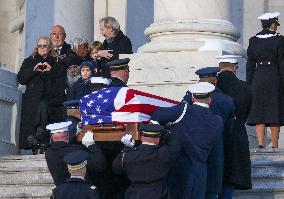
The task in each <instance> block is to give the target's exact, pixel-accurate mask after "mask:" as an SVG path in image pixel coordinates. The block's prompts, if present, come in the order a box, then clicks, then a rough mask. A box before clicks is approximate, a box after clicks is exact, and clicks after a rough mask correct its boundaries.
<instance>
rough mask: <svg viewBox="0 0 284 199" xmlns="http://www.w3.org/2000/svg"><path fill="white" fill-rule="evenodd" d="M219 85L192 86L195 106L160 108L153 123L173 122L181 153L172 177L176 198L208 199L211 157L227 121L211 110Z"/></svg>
mask: <svg viewBox="0 0 284 199" xmlns="http://www.w3.org/2000/svg"><path fill="white" fill-rule="evenodd" d="M214 90H215V86H214V85H212V84H210V83H207V82H200V83H196V84H194V85H192V86H191V87H190V88H189V91H190V92H191V93H193V97H192V100H193V105H187V104H186V103H180V104H178V105H176V106H173V107H169V108H158V109H157V110H156V111H155V112H154V113H153V115H152V118H151V119H152V120H155V121H158V122H159V123H162V124H166V123H168V122H172V123H173V124H172V129H171V130H172V133H173V136H175V137H176V139H177V140H178V142H179V144H180V146H181V151H180V154H179V155H178V157H177V161H176V162H175V164H174V167H173V168H172V169H171V171H170V174H169V192H170V197H171V198H173V199H181V198H194V199H204V198H205V192H206V178H207V163H206V161H207V159H208V155H209V153H210V151H211V149H212V147H213V145H214V143H215V142H216V140H217V139H218V138H219V137H220V136H221V134H222V132H223V121H222V118H221V117H220V116H218V115H215V114H214V113H212V112H211V111H210V109H209V104H210V100H211V99H210V93H211V92H213V91H214Z"/></svg>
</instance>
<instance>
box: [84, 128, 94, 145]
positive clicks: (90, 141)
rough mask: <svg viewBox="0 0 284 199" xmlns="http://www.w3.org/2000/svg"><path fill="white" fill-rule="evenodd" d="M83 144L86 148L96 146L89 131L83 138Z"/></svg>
mask: <svg viewBox="0 0 284 199" xmlns="http://www.w3.org/2000/svg"><path fill="white" fill-rule="evenodd" d="M82 144H84V145H85V146H86V147H88V146H90V145H92V144H95V140H94V136H93V133H92V132H91V131H87V133H85V135H84V137H83V138H82Z"/></svg>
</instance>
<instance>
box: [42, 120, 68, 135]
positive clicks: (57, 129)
mask: <svg viewBox="0 0 284 199" xmlns="http://www.w3.org/2000/svg"><path fill="white" fill-rule="evenodd" d="M71 124H72V122H70V121H69V122H60V123H53V124H49V125H47V126H46V129H48V130H50V133H62V132H65V131H68V126H70V125H71Z"/></svg>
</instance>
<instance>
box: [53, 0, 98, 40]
mask: <svg viewBox="0 0 284 199" xmlns="http://www.w3.org/2000/svg"><path fill="white" fill-rule="evenodd" d="M54 24H62V26H64V28H65V31H66V33H67V38H66V39H67V41H69V40H71V39H72V38H74V37H85V38H86V39H88V41H89V42H92V41H93V40H94V0H84V1H82V0H72V1H70V0H60V1H56V0H54Z"/></svg>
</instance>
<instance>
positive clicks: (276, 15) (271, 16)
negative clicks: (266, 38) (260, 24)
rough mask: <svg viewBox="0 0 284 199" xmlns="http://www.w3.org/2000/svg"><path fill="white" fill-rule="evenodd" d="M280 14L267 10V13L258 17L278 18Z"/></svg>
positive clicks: (262, 18)
mask: <svg viewBox="0 0 284 199" xmlns="http://www.w3.org/2000/svg"><path fill="white" fill-rule="evenodd" d="M279 15H280V13H279V12H267V13H264V14H263V15H260V16H259V17H258V19H260V20H269V19H273V18H277V17H278V16H279Z"/></svg>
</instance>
